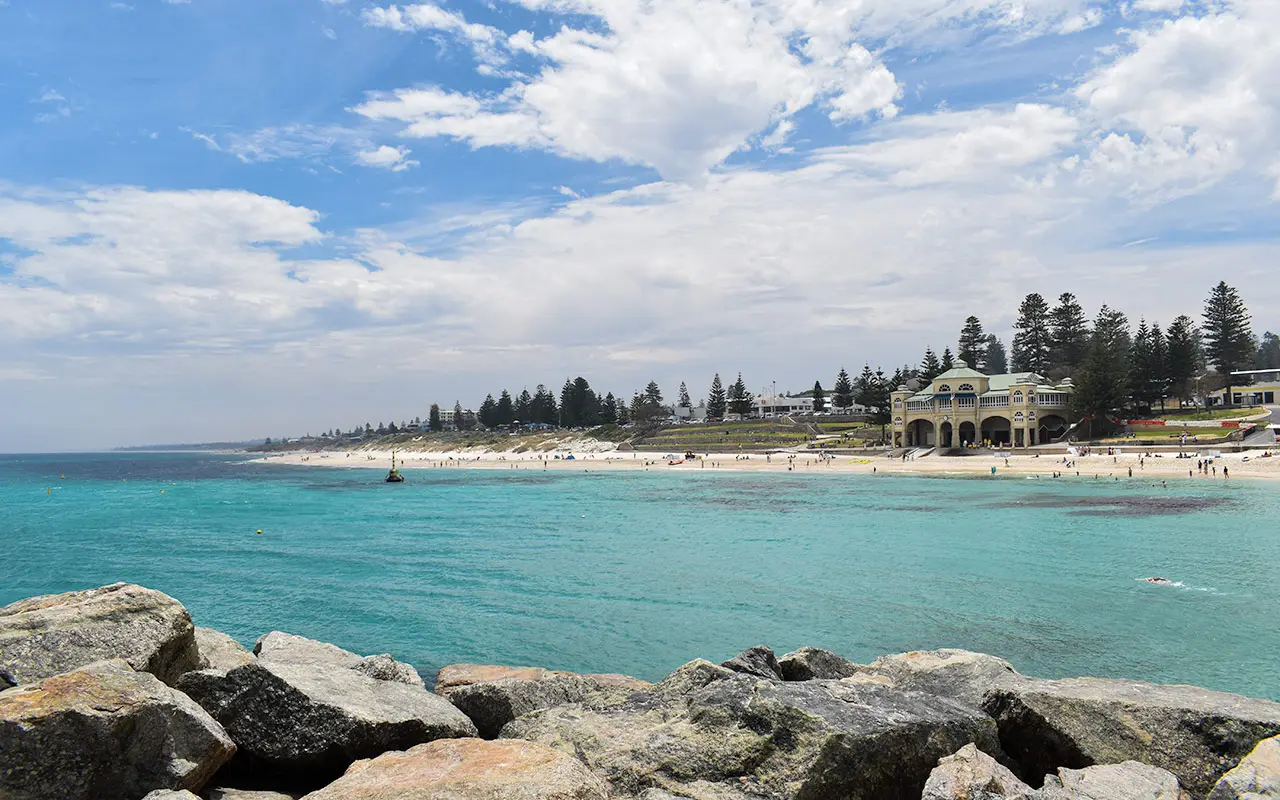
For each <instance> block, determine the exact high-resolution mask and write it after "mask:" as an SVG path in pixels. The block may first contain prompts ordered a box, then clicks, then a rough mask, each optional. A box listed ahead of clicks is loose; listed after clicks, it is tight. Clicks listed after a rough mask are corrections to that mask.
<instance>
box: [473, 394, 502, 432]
mask: <svg viewBox="0 0 1280 800" xmlns="http://www.w3.org/2000/svg"><path fill="white" fill-rule="evenodd" d="M497 406H498V404H497V403H495V402H493V395H491V394H490V395H485V398H484V402H483V403H481V404H480V410H479V411H477V412H476V419H477V420H478V421H479V423H480V424H481V425H483V426H485V427H486V428H492V427H493V426H494V425H497V424H498V423H497V422H496V419H495V417H494V409H496V408H497Z"/></svg>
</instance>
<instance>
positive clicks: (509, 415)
mask: <svg viewBox="0 0 1280 800" xmlns="http://www.w3.org/2000/svg"><path fill="white" fill-rule="evenodd" d="M515 418H516V413H515V406H514V404H512V402H511V393H510V392H508V391H507V390H506V389H503V390H502V394H500V395H498V405H497V406H495V407H494V409H493V419H494V422H493V424H494V425H500V426H505V425H510V424H511V423H512V422H514V421H515Z"/></svg>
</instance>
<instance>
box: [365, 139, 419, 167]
mask: <svg viewBox="0 0 1280 800" xmlns="http://www.w3.org/2000/svg"><path fill="white" fill-rule="evenodd" d="M409 152H410V151H409V148H407V147H391V146H390V145H385V144H384V145H382V146H381V147H379V148H378V149H376V150H362V151H361V152H359V153H356V163H358V164H362V165H364V166H366V167H378V168H381V169H389V170H391V171H392V172H401V171H403V170H406V169H409V168H411V167H416V166H418V162H417V161H414V160H412V159H410V158H409Z"/></svg>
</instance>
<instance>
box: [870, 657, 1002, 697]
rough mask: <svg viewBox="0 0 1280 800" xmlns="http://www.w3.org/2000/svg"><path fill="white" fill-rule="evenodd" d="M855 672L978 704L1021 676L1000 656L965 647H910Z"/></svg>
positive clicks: (918, 690)
mask: <svg viewBox="0 0 1280 800" xmlns="http://www.w3.org/2000/svg"><path fill="white" fill-rule="evenodd" d="M857 671H858V674H860V675H868V676H876V677H883V678H887V679H889V680H890V681H892V683H893V685H894V686H897V687H898V688H899V689H910V690H912V691H917V692H926V693H928V694H936V695H938V696H940V697H948V698H951V699H952V700H959V701H961V702H963V703H968V704H970V705H974V706H978V705H981V704H982V699H983V697H985V696H986V694H987V692H989V691H991V690H992V689H997V688H1003V687H1008V686H1014V685H1016V684H1018V683H1019V682H1021V681H1022V680H1024V678H1023V677H1022V676H1021V675H1019V674H1018V672H1017V671H1016V670H1014V668H1013V666H1012V665H1011V664H1010V663H1009V662H1008V661H1005V660H1004V659H1003V658H996V657H995V656H989V655H987V654H985V653H974V652H970V651H968V650H913V651H912V652H910V653H898V654H895V655H890V656H881V657H880V658H877V659H876V660H875V661H872V662H871V663H870V664H869V665H866V666H862V665H858V666H857Z"/></svg>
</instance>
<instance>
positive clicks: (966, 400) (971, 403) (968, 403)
mask: <svg viewBox="0 0 1280 800" xmlns="http://www.w3.org/2000/svg"><path fill="white" fill-rule="evenodd" d="M977 405H978V398H976V397H958V398H956V407H957V408H974V407H975V406H977Z"/></svg>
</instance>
